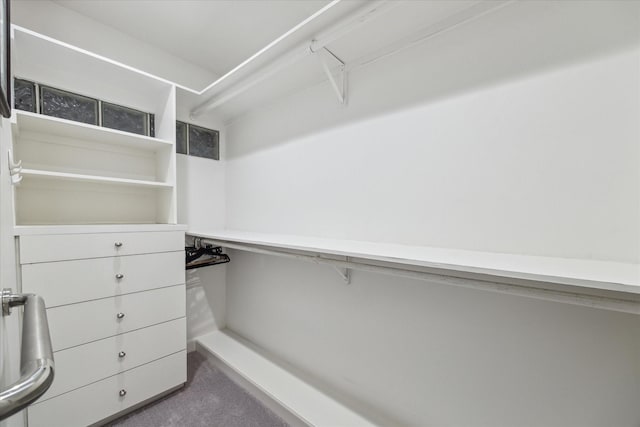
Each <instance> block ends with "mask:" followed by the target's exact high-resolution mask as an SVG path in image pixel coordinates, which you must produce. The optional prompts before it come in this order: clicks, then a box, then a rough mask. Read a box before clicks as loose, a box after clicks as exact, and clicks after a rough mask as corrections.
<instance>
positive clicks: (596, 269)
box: [187, 230, 640, 313]
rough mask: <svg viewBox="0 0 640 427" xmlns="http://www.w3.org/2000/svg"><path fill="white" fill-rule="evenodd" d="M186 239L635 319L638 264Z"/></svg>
mask: <svg viewBox="0 0 640 427" xmlns="http://www.w3.org/2000/svg"><path fill="white" fill-rule="evenodd" d="M187 234H189V235H191V236H196V237H202V238H206V239H210V240H212V241H213V242H215V243H216V244H219V245H220V246H225V247H228V248H231V249H239V250H246V251H250V252H257V253H266V254H273V255H284V256H289V257H294V258H301V259H306V260H308V261H311V262H316V263H321V264H330V265H334V266H336V267H338V268H347V269H348V268H354V269H361V270H367V271H376V272H381V273H385V272H386V273H387V274H389V273H391V274H398V275H401V276H409V277H415V278H421V277H422V278H425V279H428V280H431V281H435V282H441V283H445V284H451V285H457V286H465V287H471V288H477V289H484V290H490V291H496V292H503V293H510V294H518V295H523V296H529V297H534V298H540V299H547V300H556V301H560V302H566V303H572V304H578V305H588V306H595V307H600V308H605V309H611V310H616V311H624V312H632V313H640V265H638V264H627V263H620V262H606V261H593V260H583V259H567V258H552V257H540V256H529V255H515V254H502V253H491V252H477V251H467V250H459V249H446V248H434V247H424V246H409V245H398V244H391V243H376V242H363V241H354V240H340V239H325V238H317V237H307V236H291V235H279V234H266V233H252V232H243V231H233V230H211V231H205V230H189V231H188V232H187ZM336 257H338V258H336ZM341 274H343V275H344V274H345V273H344V272H342V273H341ZM344 277H345V278H346V279H347V278H348V276H347V275H345V276H344Z"/></svg>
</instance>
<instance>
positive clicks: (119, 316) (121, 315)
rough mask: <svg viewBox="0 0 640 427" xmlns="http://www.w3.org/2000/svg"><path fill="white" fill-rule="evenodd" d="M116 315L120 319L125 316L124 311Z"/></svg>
mask: <svg viewBox="0 0 640 427" xmlns="http://www.w3.org/2000/svg"><path fill="white" fill-rule="evenodd" d="M116 317H117V318H118V319H122V318H123V317H124V313H118V314H116Z"/></svg>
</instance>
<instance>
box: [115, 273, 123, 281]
mask: <svg viewBox="0 0 640 427" xmlns="http://www.w3.org/2000/svg"><path fill="white" fill-rule="evenodd" d="M116 279H118V280H122V279H124V274H120V273H118V274H116Z"/></svg>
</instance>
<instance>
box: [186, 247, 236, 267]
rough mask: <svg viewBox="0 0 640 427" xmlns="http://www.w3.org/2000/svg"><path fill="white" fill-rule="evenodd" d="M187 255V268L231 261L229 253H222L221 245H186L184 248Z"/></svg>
mask: <svg viewBox="0 0 640 427" xmlns="http://www.w3.org/2000/svg"><path fill="white" fill-rule="evenodd" d="M184 251H185V256H186V259H185V261H186V266H185V268H186V269H187V270H191V269H193V268H200V267H208V266H210V265H217V264H226V263H228V262H229V261H231V258H229V255H227V254H223V253H222V248H221V247H219V246H209V247H204V248H196V247H195V246H186V247H185V248H184Z"/></svg>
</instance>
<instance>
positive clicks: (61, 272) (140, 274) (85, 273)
mask: <svg viewBox="0 0 640 427" xmlns="http://www.w3.org/2000/svg"><path fill="white" fill-rule="evenodd" d="M184 271H185V270H184V250H181V251H179V252H160V253H155V254H145V255H129V256H122V257H109V258H92V259H81V260H74V261H59V262H43V263H37V264H24V265H23V266H22V292H25V293H35V294H38V295H40V296H42V297H43V298H44V300H45V303H46V304H47V307H56V306H58V305H63V304H72V303H76V302H81V301H87V300H93V299H98V298H106V297H111V296H115V295H122V294H128V293H132V292H139V291H144V290H148V289H154V288H160V287H165V286H171V285H179V284H182V283H184V281H185V272H184ZM118 275H121V276H122V277H121V278H118V277H120V276H118Z"/></svg>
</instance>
